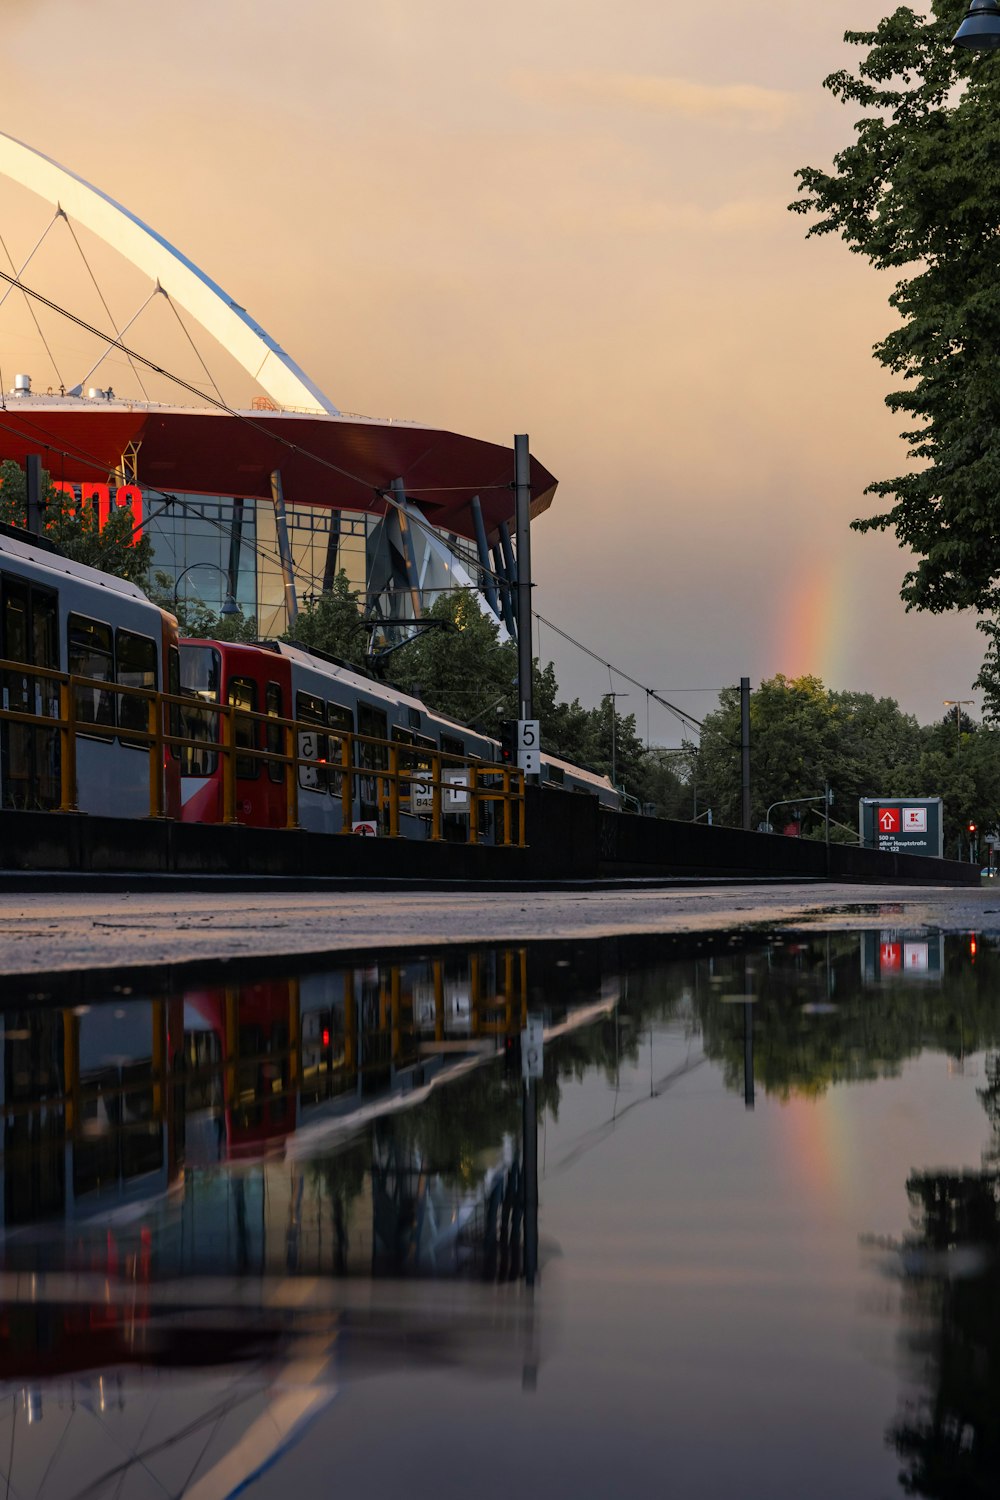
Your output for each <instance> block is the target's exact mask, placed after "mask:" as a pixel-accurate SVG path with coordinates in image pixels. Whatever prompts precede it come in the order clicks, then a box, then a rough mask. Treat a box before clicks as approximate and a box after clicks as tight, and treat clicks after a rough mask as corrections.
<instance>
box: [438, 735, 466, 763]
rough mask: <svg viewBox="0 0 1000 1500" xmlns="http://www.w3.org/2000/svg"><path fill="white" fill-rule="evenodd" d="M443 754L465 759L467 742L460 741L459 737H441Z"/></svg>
mask: <svg viewBox="0 0 1000 1500" xmlns="http://www.w3.org/2000/svg"><path fill="white" fill-rule="evenodd" d="M441 754H442V755H458V756H461V757H462V758H463V759H464V757H465V741H464V740H460V739H459V738H458V737H457V735H454V734H443V735H442V736H441Z"/></svg>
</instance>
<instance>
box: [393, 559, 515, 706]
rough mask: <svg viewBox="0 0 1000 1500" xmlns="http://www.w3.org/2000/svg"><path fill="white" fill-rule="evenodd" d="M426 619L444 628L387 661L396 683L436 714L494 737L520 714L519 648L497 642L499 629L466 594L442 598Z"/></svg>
mask: <svg viewBox="0 0 1000 1500" xmlns="http://www.w3.org/2000/svg"><path fill="white" fill-rule="evenodd" d="M424 619H425V620H428V621H432V622H435V623H436V624H438V625H440V626H442V627H443V628H432V629H430V630H427V631H425V632H424V633H422V634H420V635H418V636H416V638H415V639H414V640H413V641H412V642H411V643H410V644H409V645H406V646H403V647H401V648H400V649H399V650H398V651H395V652H394V653H393V655H392V656H391V657H389V659H388V664H387V669H388V673H389V676H390V677H391V679H392V681H393V682H394V683H395V684H396V686H397V687H400V688H402V689H403V690H404V692H408V693H413V694H414V695H415V696H416V697H418V698H423V699H424V701H425V702H426V703H427V704H428V705H429V706H430V707H432V708H434V709H436V710H437V711H438V713H442V714H445V715H446V716H447V717H448V718H452V719H458V720H460V721H461V722H462V723H463V724H472V725H474V726H476V727H478V728H480V729H483V730H486V731H487V732H488V733H490V734H496V733H497V728H498V725H499V722H500V720H501V719H505V718H513V717H515V716H516V713H517V647H516V646H515V645H514V644H513V643H512V642H510V641H501V640H500V639H499V634H500V627H499V626H498V625H497V623H496V621H495V620H491V619H490V618H489V617H488V616H487V615H485V614H484V613H483V611H482V610H481V609H480V608H479V605H478V603H477V601H476V597H475V595H474V594H473V593H471V592H470V591H468V590H464V589H459V590H455V591H454V592H452V593H448V594H441V595H439V596H438V598H437V599H436V600H435V602H434V604H433V605H432V606H431V608H430V609H429V610H427V611H426V612H425V615H424Z"/></svg>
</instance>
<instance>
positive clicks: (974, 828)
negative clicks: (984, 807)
mask: <svg viewBox="0 0 1000 1500" xmlns="http://www.w3.org/2000/svg"><path fill="white" fill-rule="evenodd" d="M975 831H976V825H975V823H970V824H969V832H970V833H975Z"/></svg>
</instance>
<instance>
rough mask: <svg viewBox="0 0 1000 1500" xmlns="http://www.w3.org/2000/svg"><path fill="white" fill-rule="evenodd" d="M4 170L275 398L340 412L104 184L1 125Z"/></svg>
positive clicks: (237, 307) (235, 305)
mask: <svg viewBox="0 0 1000 1500" xmlns="http://www.w3.org/2000/svg"><path fill="white" fill-rule="evenodd" d="M0 175H2V176H4V177H8V178H10V180H11V181H12V182H17V183H19V184H20V185H21V187H25V188H27V189H28V190H29V192H32V193H37V194H38V196H39V197H40V198H44V199H45V200H46V201H47V202H48V203H50V204H51V205H52V206H53V208H56V209H61V210H62V211H63V213H65V214H66V216H67V217H68V218H69V219H72V220H73V221H74V222H76V223H79V224H84V225H86V227H87V228H88V229H89V230H91V231H92V233H94V234H96V235H97V236H98V238H100V239H102V240H104V242H105V243H106V244H108V245H110V246H111V247H112V248H113V249H114V250H117V251H118V252H119V254H121V255H123V256H124V257H125V259H126V260H128V261H130V262H131V264H132V265H134V266H135V267H137V269H138V270H140V271H143V272H145V274H146V275H147V276H149V277H150V279H151V280H153V281H155V282H157V283H158V284H159V286H160V287H161V288H162V289H163V290H164V291H165V292H167V293H168V294H169V295H170V297H171V298H172V299H173V300H174V301H175V302H177V303H178V304H179V305H180V306H181V307H183V308H184V309H185V311H186V312H189V313H190V314H191V316H192V317H193V318H195V319H196V320H197V321H198V323H200V324H201V326H202V328H204V329H205V331H206V332H207V333H210V334H211V335H212V336H213V338H215V339H217V340H218V341H219V343H220V344H221V345H222V346H223V348H224V349H226V350H227V351H228V352H229V353H230V354H231V355H232V356H233V358H234V359H235V360H237V362H238V363H239V364H240V365H242V367H243V369H244V370H246V371H247V373H248V374H249V375H251V376H252V377H253V379H254V380H255V381H256V382H257V384H258V385H259V386H260V387H261V388H262V389H263V390H264V391H266V392H267V394H268V395H269V396H270V397H271V398H272V400H273V401H275V402H276V404H277V405H278V406H281V407H294V408H297V409H299V410H305V411H309V412H315V413H319V414H326V415H328V416H337V415H339V413H338V409H337V407H335V406H334V405H333V403H332V401H330V399H329V397H327V396H326V395H324V393H323V392H322V391H321V390H320V388H319V386H318V385H316V384H315V382H314V381H312V380H310V379H309V377H308V375H306V373H305V371H304V370H301V369H300V368H299V366H298V365H297V364H296V363H295V361H294V360H293V359H291V358H290V357H289V356H288V355H287V354H286V353H285V351H284V349H282V347H281V345H280V344H278V343H276V342H275V340H274V339H272V338H271V336H270V334H268V333H265V331H264V329H263V328H261V326H260V324H259V323H255V322H254V320H253V318H251V317H250V315H249V314H248V313H247V311H246V309H245V308H242V307H240V305H239V303H238V302H234V301H233V299H232V298H231V297H229V296H227V294H226V293H225V292H224V291H223V290H222V288H221V287H220V286H219V285H217V283H216V282H214V281H213V280H212V279H211V277H210V276H206V275H205V273H204V271H201V270H199V269H198V267H197V266H196V265H195V264H194V263H193V261H190V260H188V259H187V257H186V256H185V255H182V254H181V252H180V251H179V250H177V249H175V248H174V246H173V245H171V244H170V242H169V241H168V240H165V239H164V238H163V236H162V235H159V234H157V233H156V231H155V230H154V229H150V227H149V225H148V224H144V223H143V222H142V220H141V219H138V218H136V216H135V214H133V213H130V212H129V210H128V209H127V208H123V206H122V205H121V204H120V203H116V202H115V200H114V199H113V198H109V197H108V195H107V193H102V192H101V190H100V188H96V187H93V186H92V185H91V184H90V183H89V182H85V181H84V179H83V178H82V177H78V176H77V175H76V173H75V172H70V171H69V170H68V168H66V167H61V166H60V165H59V163H58V162H55V161H53V160H52V159H51V157H48V156H43V155H42V153H41V152H40V151H35V150H33V149H32V147H30V146H26V145H25V144H24V143H23V141H18V140H15V139H14V137H13V136H9V135H4V134H3V133H2V132H0Z"/></svg>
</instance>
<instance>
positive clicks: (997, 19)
mask: <svg viewBox="0 0 1000 1500" xmlns="http://www.w3.org/2000/svg"><path fill="white" fill-rule="evenodd" d="M952 42H953V43H954V45H955V46H956V47H965V48H967V49H968V50H969V51H970V52H993V51H995V50H996V48H997V47H1000V5H998V4H997V0H970V3H969V9H968V11H967V12H966V15H965V19H964V20H963V21H962V24H961V26H960V27H959V28H958V30H957V31H956V32H955V35H954V36H953V37H952Z"/></svg>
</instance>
